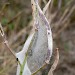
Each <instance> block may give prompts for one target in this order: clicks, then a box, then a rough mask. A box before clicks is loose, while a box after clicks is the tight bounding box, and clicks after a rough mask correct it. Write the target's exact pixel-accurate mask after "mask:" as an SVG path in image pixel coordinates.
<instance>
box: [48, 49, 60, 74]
mask: <svg viewBox="0 0 75 75" xmlns="http://www.w3.org/2000/svg"><path fill="white" fill-rule="evenodd" d="M58 61H59V51H58V48H57V49H56V56H55V61H54V63H53V65H52V66H51V69H50V71H49V72H48V75H53V72H54V70H55V69H56V67H57V64H58Z"/></svg>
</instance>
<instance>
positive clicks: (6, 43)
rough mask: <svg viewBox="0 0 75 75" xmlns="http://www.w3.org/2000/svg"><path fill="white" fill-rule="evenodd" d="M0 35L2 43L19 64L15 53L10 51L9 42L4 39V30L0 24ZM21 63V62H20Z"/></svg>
mask: <svg viewBox="0 0 75 75" xmlns="http://www.w3.org/2000/svg"><path fill="white" fill-rule="evenodd" d="M0 35H1V37H2V39H3V43H4V44H5V46H6V48H7V49H8V50H9V51H10V53H11V54H12V55H13V56H14V58H15V59H16V60H17V62H18V63H19V64H20V61H19V60H18V58H16V55H15V53H14V52H13V51H12V49H11V48H10V47H9V44H8V41H7V40H6V38H5V34H4V31H3V28H2V26H1V24H0ZM20 65H21V64H20Z"/></svg>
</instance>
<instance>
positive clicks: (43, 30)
mask: <svg viewBox="0 0 75 75" xmlns="http://www.w3.org/2000/svg"><path fill="white" fill-rule="evenodd" d="M32 6H33V11H34V12H35V14H33V16H34V21H35V22H34V24H35V27H36V28H37V31H36V32H35V34H34V39H33V42H32V44H31V47H30V48H29V49H28V51H29V52H28V59H27V63H28V67H29V68H30V70H31V72H32V73H33V72H35V71H36V70H38V69H39V68H40V67H42V65H43V64H44V63H45V62H46V63H49V61H50V58H51V56H52V44H53V42H52V33H51V28H50V25H49V22H48V21H47V19H46V17H45V15H44V13H43V11H42V10H41V8H40V7H39V5H38V0H32ZM30 62H31V63H30Z"/></svg>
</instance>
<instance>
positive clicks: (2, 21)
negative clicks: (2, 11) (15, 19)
mask: <svg viewBox="0 0 75 75" xmlns="http://www.w3.org/2000/svg"><path fill="white" fill-rule="evenodd" d="M7 22H8V20H7V19H6V18H5V17H3V18H2V20H1V23H2V25H5V24H6V23H7Z"/></svg>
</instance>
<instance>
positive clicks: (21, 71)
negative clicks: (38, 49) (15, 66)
mask: <svg viewBox="0 0 75 75" xmlns="http://www.w3.org/2000/svg"><path fill="white" fill-rule="evenodd" d="M26 60H27V53H26V55H25V58H24V61H23V64H22V65H21V66H20V75H22V74H23V71H24V67H25V64H26Z"/></svg>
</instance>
